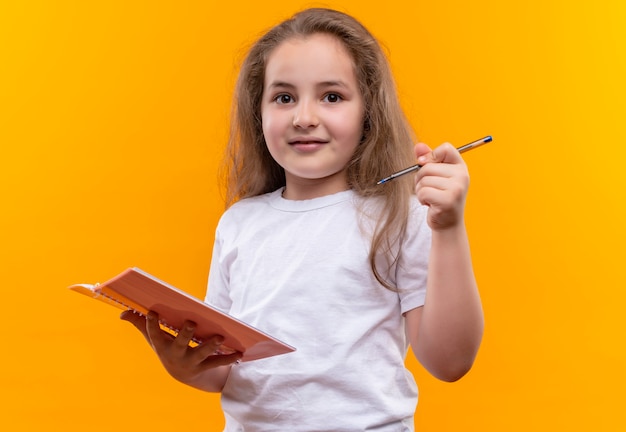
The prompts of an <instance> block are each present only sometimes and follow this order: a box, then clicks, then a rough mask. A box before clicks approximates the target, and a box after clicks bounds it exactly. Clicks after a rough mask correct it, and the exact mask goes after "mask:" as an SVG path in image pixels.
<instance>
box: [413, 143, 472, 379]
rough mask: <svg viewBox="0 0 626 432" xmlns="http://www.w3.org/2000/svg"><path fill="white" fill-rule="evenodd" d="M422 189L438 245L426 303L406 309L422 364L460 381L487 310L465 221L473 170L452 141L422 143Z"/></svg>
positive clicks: (442, 376) (431, 260)
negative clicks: (432, 146) (437, 144)
mask: <svg viewBox="0 0 626 432" xmlns="http://www.w3.org/2000/svg"><path fill="white" fill-rule="evenodd" d="M416 154H417V156H418V163H419V164H421V165H424V167H423V168H421V169H420V170H419V172H418V174H417V177H416V189H415V190H416V194H417V197H418V199H419V200H420V202H422V203H423V204H425V205H427V206H429V210H428V216H427V217H428V224H429V226H430V227H431V229H432V246H431V251H430V258H429V265H428V282H427V291H426V300H425V303H424V306H423V307H420V308H416V309H413V310H411V311H409V312H407V313H406V323H407V334H408V337H409V341H410V343H411V346H412V348H413V351H414V353H415V356H416V357H417V359H418V360H419V361H420V363H421V364H422V365H423V366H424V367H425V368H426V369H427V370H428V371H429V372H430V373H431V374H432V375H433V376H435V377H437V378H439V379H441V380H444V381H456V380H458V379H460V378H461V377H462V376H463V375H465V374H466V373H467V372H468V371H469V370H470V368H471V367H472V364H473V362H474V359H475V357H476V354H477V352H478V348H479V346H480V342H481V339H482V334H483V312H482V306H481V301H480V296H479V294H478V288H477V285H476V281H475V278H474V272H473V269H472V260H471V254H470V248H469V242H468V238H467V233H466V231H465V225H464V221H463V211H464V207H465V197H466V195H467V189H468V186H469V175H468V173H467V167H466V165H465V163H464V162H463V159H462V158H461V156H460V155H459V153H458V152H457V151H456V149H455V148H454V147H452V146H451V145H450V144H444V145H442V146H440V147H438V148H437V149H435V151H433V152H430V149H429V148H428V147H427V146H426V145H424V144H418V145H417V146H416Z"/></svg>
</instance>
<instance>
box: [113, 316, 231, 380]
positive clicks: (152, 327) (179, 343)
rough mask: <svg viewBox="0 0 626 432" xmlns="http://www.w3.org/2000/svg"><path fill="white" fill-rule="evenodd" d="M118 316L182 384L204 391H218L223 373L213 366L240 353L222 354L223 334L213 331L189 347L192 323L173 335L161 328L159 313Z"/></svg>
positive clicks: (224, 376)
mask: <svg viewBox="0 0 626 432" xmlns="http://www.w3.org/2000/svg"><path fill="white" fill-rule="evenodd" d="M120 318H121V319H123V320H125V321H128V322H130V323H131V324H133V325H134V326H135V327H136V328H137V329H138V330H139V331H140V332H141V333H142V334H143V335H144V337H145V338H146V339H147V341H148V343H150V345H151V346H152V348H153V349H154V351H155V352H156V354H157V356H158V357H159V360H160V361H161V363H162V364H163V366H164V367H165V369H166V370H167V372H168V373H169V374H170V375H171V376H172V377H174V378H175V379H177V380H178V381H181V382H183V383H185V384H188V385H191V386H193V387H196V388H200V389H204V390H207V391H219V390H221V387H222V386H223V381H225V379H226V377H227V373H216V371H214V370H215V368H218V367H219V366H226V365H230V364H232V363H234V362H236V361H237V360H239V359H240V358H241V356H242V354H241V353H240V352H234V353H232V354H222V353H219V352H218V350H219V349H220V348H221V344H222V342H223V337H222V336H219V335H215V336H213V337H212V338H210V339H207V340H206V341H204V342H203V343H202V344H200V345H198V346H196V347H193V348H192V347H190V346H189V342H190V341H191V339H192V338H193V333H194V330H195V326H194V323H193V322H191V321H186V322H185V323H184V324H183V328H182V329H181V330H180V332H179V333H178V335H177V336H176V337H174V336H172V335H170V334H168V333H166V332H164V331H163V330H161V327H160V326H159V317H158V315H157V314H156V313H155V312H149V313H148V315H147V316H146V317H143V316H141V315H139V314H136V313H133V312H132V311H125V312H122V315H121V316H120Z"/></svg>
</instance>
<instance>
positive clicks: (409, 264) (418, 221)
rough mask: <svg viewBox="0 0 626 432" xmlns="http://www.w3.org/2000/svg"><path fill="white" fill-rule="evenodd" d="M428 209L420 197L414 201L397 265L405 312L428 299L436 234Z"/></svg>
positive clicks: (402, 304)
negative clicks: (427, 291) (432, 245)
mask: <svg viewBox="0 0 626 432" xmlns="http://www.w3.org/2000/svg"><path fill="white" fill-rule="evenodd" d="M427 212H428V207H426V206H424V205H422V204H420V203H419V202H418V201H417V198H415V199H414V200H412V201H411V208H410V213H409V221H408V224H407V230H406V234H405V236H404V238H403V240H402V245H401V250H400V256H399V260H398V265H397V267H396V284H397V287H398V289H399V296H400V309H401V312H402V313H406V312H408V311H410V310H411V309H415V308H416V307H420V306H423V305H424V300H425V299H426V281H427V277H428V258H429V256H430V245H431V238H432V234H431V230H430V227H429V226H428V222H427V220H426V215H427Z"/></svg>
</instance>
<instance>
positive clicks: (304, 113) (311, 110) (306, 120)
mask: <svg viewBox="0 0 626 432" xmlns="http://www.w3.org/2000/svg"><path fill="white" fill-rule="evenodd" d="M317 125H319V118H318V117H317V111H316V109H315V102H307V101H301V102H300V103H299V104H298V105H297V107H296V109H295V110H294V114H293V126H294V127H296V128H301V129H308V128H312V127H316V126H317Z"/></svg>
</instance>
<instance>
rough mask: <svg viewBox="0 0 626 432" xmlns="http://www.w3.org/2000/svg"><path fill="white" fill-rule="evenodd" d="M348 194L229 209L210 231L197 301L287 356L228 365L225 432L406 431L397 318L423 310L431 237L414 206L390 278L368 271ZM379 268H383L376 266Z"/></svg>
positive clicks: (362, 221)
mask: <svg viewBox="0 0 626 432" xmlns="http://www.w3.org/2000/svg"><path fill="white" fill-rule="evenodd" d="M373 202H374V203H375V202H376V201H373V200H370V201H365V200H364V199H363V198H360V197H358V196H357V195H356V194H355V193H354V192H353V191H345V192H340V193H337V194H334V195H329V196H325V197H321V198H316V199H312V200H304V201H292V200H286V199H284V198H282V189H281V190H278V191H275V192H273V193H269V194H266V195H262V196H258V197H254V198H249V199H245V200H242V201H240V202H238V203H237V204H235V205H233V206H232V207H231V208H230V209H228V210H227V211H226V212H225V213H224V215H223V216H222V218H221V220H220V222H219V224H218V227H217V232H216V239H215V247H214V250H213V259H212V263H211V271H210V275H209V287H208V291H207V297H206V301H207V302H208V303H211V304H213V305H215V306H216V307H218V308H220V309H222V310H224V311H226V312H228V313H230V314H232V315H234V316H235V317H238V318H239V319H241V320H243V321H245V322H247V323H249V324H251V325H253V326H255V327H257V328H259V329H261V330H263V331H265V332H267V333H269V334H271V335H273V336H275V337H277V338H278V339H281V340H283V341H284V342H286V343H288V344H290V345H292V346H294V347H295V348H296V352H293V353H289V354H284V355H279V356H275V357H270V358H266V359H261V360H254V361H250V362H243V363H241V364H235V365H233V367H232V369H231V372H230V376H229V378H228V380H227V382H226V385H225V386H224V389H223V391H222V408H223V410H224V414H225V418H226V429H225V430H226V431H246V432H248V431H250V432H257V431H258V432H268V431H281V432H286V431H289V432H297V431H307V432H311V431H316V432H317V431H333V432H340V431H350V432H354V431H379V432H383V431H390V432H391V431H393V432H399V431H412V430H413V416H414V412H415V407H416V404H417V387H416V385H415V381H414V379H413V376H412V375H411V373H410V371H408V370H407V369H406V368H405V366H404V359H405V355H406V353H407V349H408V344H407V340H406V335H405V327H404V317H403V313H404V312H407V311H408V310H411V309H413V308H416V307H419V306H422V305H423V304H424V297H425V291H426V276H427V267H428V263H427V262H428V255H429V251H430V241H431V234H430V229H429V227H428V224H427V223H426V208H425V207H424V206H421V205H420V204H419V203H418V202H417V199H414V200H413V201H412V205H411V214H410V218H409V226H408V229H407V234H406V235H405V236H404V237H403V238H402V240H401V241H400V248H401V254H400V259H399V261H398V262H397V263H396V264H395V265H394V266H393V268H392V270H391V272H390V273H389V278H390V279H391V280H392V281H394V282H395V284H396V286H397V287H398V288H399V289H400V292H399V293H398V292H394V291H391V290H389V289H387V288H385V287H383V286H382V285H381V284H379V283H378V282H377V281H376V279H375V277H374V276H373V274H372V271H371V269H370V265H369V260H368V252H369V249H370V241H371V238H370V235H368V234H365V235H364V232H367V227H368V226H370V227H371V223H372V221H371V219H368V218H367V217H364V216H363V214H362V212H361V211H360V210H359V209H362V208H364V207H363V204H365V203H367V205H370V204H372V203H373ZM381 268H382V267H381Z"/></svg>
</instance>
